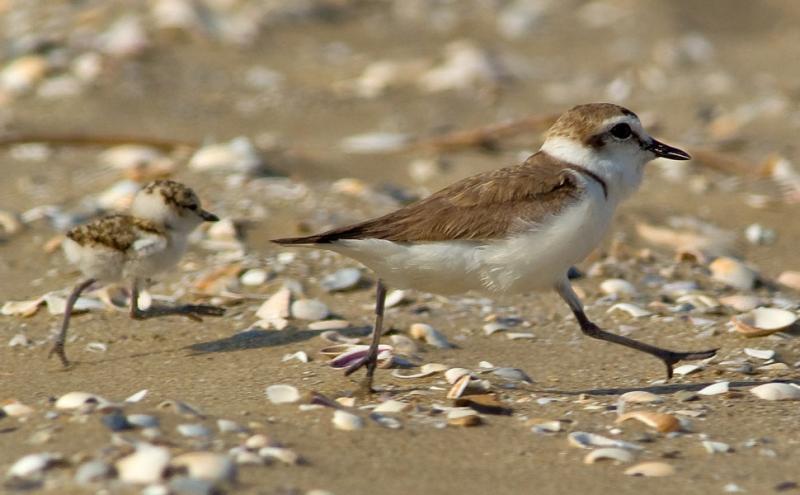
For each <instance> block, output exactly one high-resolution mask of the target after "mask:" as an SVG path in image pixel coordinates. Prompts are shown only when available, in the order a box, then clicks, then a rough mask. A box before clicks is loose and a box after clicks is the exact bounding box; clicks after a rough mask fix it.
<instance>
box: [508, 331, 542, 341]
mask: <svg viewBox="0 0 800 495" xmlns="http://www.w3.org/2000/svg"><path fill="white" fill-rule="evenodd" d="M506 338H508V340H526V339H533V338H535V335H533V334H532V333H530V332H508V333H506Z"/></svg>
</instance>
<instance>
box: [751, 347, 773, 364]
mask: <svg viewBox="0 0 800 495" xmlns="http://www.w3.org/2000/svg"><path fill="white" fill-rule="evenodd" d="M744 353H745V354H747V355H748V356H750V357H752V358H756V359H763V360H765V361H766V360H769V359H772V358H774V357H775V351H773V350H771V349H753V348H751V347H745V348H744Z"/></svg>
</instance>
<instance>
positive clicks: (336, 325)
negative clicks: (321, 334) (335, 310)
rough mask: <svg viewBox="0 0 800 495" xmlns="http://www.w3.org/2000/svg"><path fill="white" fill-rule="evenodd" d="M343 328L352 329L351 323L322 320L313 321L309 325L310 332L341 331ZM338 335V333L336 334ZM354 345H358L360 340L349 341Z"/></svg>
mask: <svg viewBox="0 0 800 495" xmlns="http://www.w3.org/2000/svg"><path fill="white" fill-rule="evenodd" d="M342 328H350V322H349V321H347V320H320V321H312V322H311V323H309V324H308V329H309V330H325V331H327V330H340V329H342ZM334 333H336V332H334ZM347 340H349V341H352V343H354V344H355V343H358V340H359V339H357V338H356V339H347Z"/></svg>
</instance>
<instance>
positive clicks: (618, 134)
mask: <svg viewBox="0 0 800 495" xmlns="http://www.w3.org/2000/svg"><path fill="white" fill-rule="evenodd" d="M608 132H609V133H611V135H612V136H614V137H615V138H618V139H628V138H629V137H631V134H633V131H632V130H631V126H629V125H628V124H625V123H621V124H617V125H615V126H614V127H612V128H611V130H610V131H608Z"/></svg>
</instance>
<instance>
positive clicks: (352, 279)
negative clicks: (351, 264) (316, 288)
mask: <svg viewBox="0 0 800 495" xmlns="http://www.w3.org/2000/svg"><path fill="white" fill-rule="evenodd" d="M360 281H361V270H359V269H358V268H342V269H341V270H336V271H335V272H333V273H331V274H330V275H327V276H325V277H324V278H323V279H322V281H320V286H322V288H323V289H325V290H326V291H327V292H338V291H346V290H349V289H352V288H354V287H355V286H357V285H358V283H359V282H360Z"/></svg>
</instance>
